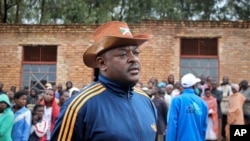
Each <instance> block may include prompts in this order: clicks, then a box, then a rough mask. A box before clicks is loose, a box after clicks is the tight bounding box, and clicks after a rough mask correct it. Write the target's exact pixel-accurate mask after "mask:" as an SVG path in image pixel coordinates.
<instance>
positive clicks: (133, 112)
mask: <svg viewBox="0 0 250 141" xmlns="http://www.w3.org/2000/svg"><path fill="white" fill-rule="evenodd" d="M129 95H130V94H129V91H128V94H127V100H128V103H129V106H130V107H131V109H132V114H133V116H134V119H135V122H136V126H137V129H138V137H139V140H138V141H140V140H141V132H140V131H141V130H140V124H139V120H138V117H137V116H136V113H135V111H134V108H133V107H132V105H131V103H130V101H129Z"/></svg>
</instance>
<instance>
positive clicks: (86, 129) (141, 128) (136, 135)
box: [51, 75, 156, 141]
mask: <svg viewBox="0 0 250 141" xmlns="http://www.w3.org/2000/svg"><path fill="white" fill-rule="evenodd" d="M99 81H100V82H97V83H94V84H92V85H91V86H89V87H88V88H86V89H84V90H82V91H81V92H80V93H78V94H76V95H74V96H73V97H71V98H70V99H69V100H67V101H66V103H65V104H64V105H63V106H62V107H61V111H60V114H59V118H58V120H57V122H56V126H55V128H54V131H53V133H52V138H51V141H56V140H57V141H70V140H72V141H154V140H155V135H156V111H155V108H154V106H153V104H152V102H151V101H150V99H149V98H148V97H147V95H146V94H145V93H144V92H142V91H139V90H133V89H132V88H125V87H122V86H121V85H118V84H117V83H115V82H113V81H111V80H109V79H107V78H105V77H103V76H101V75H100V76H99Z"/></svg>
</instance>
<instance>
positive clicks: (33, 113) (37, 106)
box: [32, 104, 44, 115]
mask: <svg viewBox="0 0 250 141" xmlns="http://www.w3.org/2000/svg"><path fill="white" fill-rule="evenodd" d="M41 107H42V108H43V107H44V106H43V105H41V104H36V105H35V106H34V108H33V110H32V115H35V111H36V110H37V109H38V108H41Z"/></svg>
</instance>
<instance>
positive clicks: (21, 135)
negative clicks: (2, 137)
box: [11, 90, 32, 141]
mask: <svg viewBox="0 0 250 141" xmlns="http://www.w3.org/2000/svg"><path fill="white" fill-rule="evenodd" d="M14 101H15V105H14V106H13V108H12V110H13V112H14V115H15V119H14V125H13V128H12V132H11V137H12V140H13V141H27V140H28V139H29V135H30V129H31V120H32V119H31V118H32V117H31V111H30V110H29V109H28V108H26V107H25V105H26V104H27V94H26V92H25V91H23V90H22V91H18V92H16V93H15V95H14Z"/></svg>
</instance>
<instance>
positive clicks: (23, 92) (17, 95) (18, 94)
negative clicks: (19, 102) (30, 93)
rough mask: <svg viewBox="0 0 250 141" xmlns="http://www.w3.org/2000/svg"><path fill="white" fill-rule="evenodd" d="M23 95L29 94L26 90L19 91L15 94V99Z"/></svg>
mask: <svg viewBox="0 0 250 141" xmlns="http://www.w3.org/2000/svg"><path fill="white" fill-rule="evenodd" d="M23 95H26V96H27V93H26V92H25V91H24V90H21V91H18V92H16V93H15V94H14V99H19V98H20V97H21V96H23Z"/></svg>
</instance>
